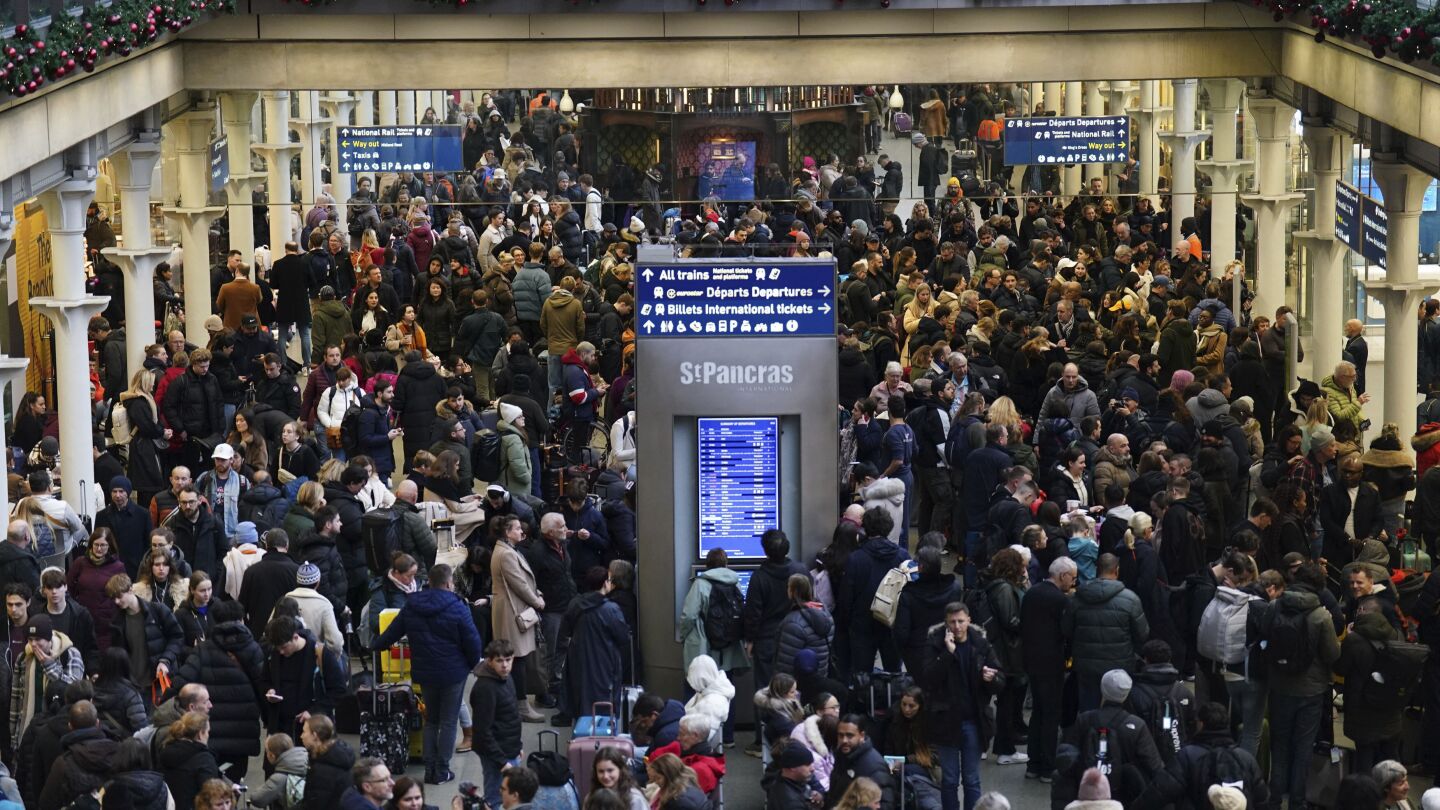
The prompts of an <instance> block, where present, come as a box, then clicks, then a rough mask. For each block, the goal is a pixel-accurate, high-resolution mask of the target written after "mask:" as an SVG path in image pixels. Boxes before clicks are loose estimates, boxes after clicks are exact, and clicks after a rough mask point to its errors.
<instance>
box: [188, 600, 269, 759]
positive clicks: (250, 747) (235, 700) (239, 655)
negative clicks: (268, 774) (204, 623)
mask: <svg viewBox="0 0 1440 810" xmlns="http://www.w3.org/2000/svg"><path fill="white" fill-rule="evenodd" d="M264 668H265V654H264V653H263V652H261V651H260V645H259V644H258V643H256V641H255V638H254V636H251V635H250V628H249V627H246V626H245V624H244V623H243V622H238V621H236V622H225V623H223V624H218V625H215V626H214V627H212V628H211V629H210V637H209V638H207V639H206V640H205V641H204V642H202V643H201V644H200V646H199V647H197V648H196V649H195V651H194V652H192V653H190V657H189V658H188V659H186V661H185V663H184V664H183V665H182V666H181V667H180V668H179V670H177V671H176V672H175V676H174V678H173V680H172V681H171V687H170V688H171V690H172V692H173V693H174V694H176V695H178V694H179V693H180V689H181V687H183V686H185V685H186V684H188V683H200V684H204V685H205V687H206V689H208V690H209V692H210V702H211V704H212V705H211V708H210V743H209V745H210V750H211V751H213V752H215V754H216V755H217V756H218V757H219V758H221V759H225V760H234V759H238V758H239V757H241V756H245V757H253V756H256V755H257V754H259V753H260V713H259V712H257V711H256V710H255V706H256V704H255V684H256V683H258V682H259V681H260V677H261V675H262V674H263V671H264Z"/></svg>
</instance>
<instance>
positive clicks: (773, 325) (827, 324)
mask: <svg viewBox="0 0 1440 810" xmlns="http://www.w3.org/2000/svg"><path fill="white" fill-rule="evenodd" d="M835 281H836V278H835V263H834V261H833V260H825V261H813V262H774V263H761V262H758V261H756V262H750V263H746V262H745V261H737V262H724V261H713V262H703V263H693V264H692V263H679V262H677V263H674V264H642V265H640V266H639V271H638V272H637V273H636V278H635V305H636V313H635V326H636V329H637V330H639V335H640V336H641V337H652V336H662V337H698V338H708V337H750V336H754V335H783V336H787V337H793V336H807V335H827V336H830V337H834V335H835V320H836V312H835V287H836V283H835Z"/></svg>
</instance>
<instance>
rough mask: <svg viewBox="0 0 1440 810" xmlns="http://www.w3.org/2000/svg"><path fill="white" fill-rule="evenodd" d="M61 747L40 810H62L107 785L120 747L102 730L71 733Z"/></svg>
mask: <svg viewBox="0 0 1440 810" xmlns="http://www.w3.org/2000/svg"><path fill="white" fill-rule="evenodd" d="M60 745H61V746H62V747H63V748H64V750H65V753H64V754H63V755H62V756H61V757H60V759H59V760H58V761H57V762H56V763H55V766H54V767H53V768H51V769H50V775H49V777H48V778H46V780H45V789H44V790H43V791H41V793H40V807H41V810H60V808H62V807H65V806H66V805H68V804H69V803H70V802H72V801H74V800H75V799H77V798H79V797H81V796H88V795H89V794H90V793H91V792H93V791H94V790H95V789H96V788H98V787H100V785H102V784H104V782H105V777H106V776H108V775H109V774H110V762H111V760H113V759H114V757H115V751H116V749H117V748H119V743H117V742H116V741H114V740H112V739H110V738H109V737H107V736H105V732H104V731H102V730H101V729H99V728H82V729H77V730H75V731H71V732H70V733H68V734H66V735H65V736H64V737H61V738H60ZM191 803H192V804H193V803H194V800H193V799H192V800H191Z"/></svg>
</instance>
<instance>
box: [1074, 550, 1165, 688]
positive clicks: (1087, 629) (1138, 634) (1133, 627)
mask: <svg viewBox="0 0 1440 810" xmlns="http://www.w3.org/2000/svg"><path fill="white" fill-rule="evenodd" d="M1095 577H1096V578H1095V579H1092V580H1090V581H1089V582H1087V583H1085V584H1084V585H1081V586H1080V587H1079V588H1077V589H1076V591H1075V598H1074V601H1073V602H1071V604H1070V608H1069V609H1068V610H1066V611H1065V616H1064V617H1063V618H1062V619H1061V620H1060V628H1061V630H1062V632H1064V634H1065V636H1066V637H1067V638H1069V639H1070V643H1071V645H1072V647H1071V649H1072V658H1073V660H1074V668H1075V673H1076V675H1077V677H1078V679H1079V686H1080V710H1081V711H1089V710H1091V709H1094V708H1096V707H1098V706H1099V705H1100V677H1101V676H1102V675H1104V674H1105V673H1106V672H1108V671H1110V670H1112V669H1126V668H1128V667H1130V666H1133V665H1134V662H1135V652H1136V650H1138V649H1139V647H1140V645H1141V644H1143V643H1145V640H1146V639H1147V638H1148V637H1149V635H1150V623H1149V622H1148V621H1147V620H1146V618H1145V611H1144V609H1143V608H1142V607H1141V606H1140V597H1138V596H1136V595H1135V593H1134V592H1133V591H1131V590H1128V589H1127V588H1126V587H1125V586H1124V585H1123V584H1122V583H1121V582H1120V580H1119V577H1120V561H1119V559H1118V558H1117V557H1116V556H1115V555H1114V554H1108V553H1107V554H1101V555H1100V557H1099V559H1098V560H1096V563H1095Z"/></svg>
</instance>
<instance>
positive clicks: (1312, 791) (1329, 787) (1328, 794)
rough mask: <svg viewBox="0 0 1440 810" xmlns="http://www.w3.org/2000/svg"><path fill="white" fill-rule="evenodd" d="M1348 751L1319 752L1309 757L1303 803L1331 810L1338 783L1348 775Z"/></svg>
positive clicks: (1341, 749)
mask: <svg viewBox="0 0 1440 810" xmlns="http://www.w3.org/2000/svg"><path fill="white" fill-rule="evenodd" d="M1349 754H1350V751H1349V750H1348V749H1345V748H1329V747H1326V748H1324V749H1323V750H1321V748H1320V747H1318V746H1317V749H1316V751H1315V753H1313V754H1311V755H1310V773H1309V778H1307V779H1306V780H1305V801H1306V802H1307V803H1309V804H1310V805H1311V806H1314V807H1324V808H1332V807H1334V806H1335V797H1336V794H1338V793H1339V792H1340V782H1341V781H1343V780H1344V779H1345V777H1346V776H1347V775H1348V774H1349V773H1350V757H1349Z"/></svg>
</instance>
